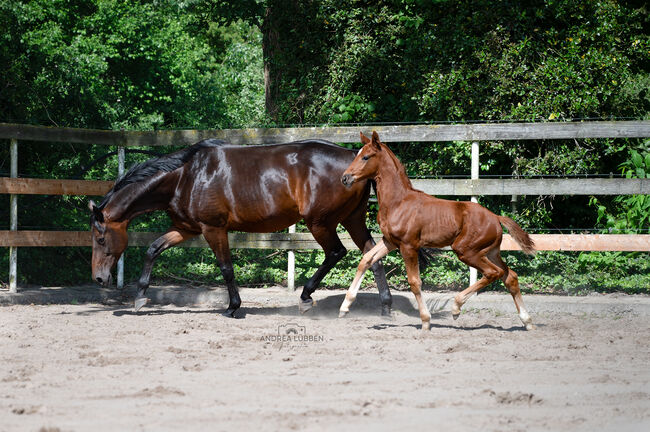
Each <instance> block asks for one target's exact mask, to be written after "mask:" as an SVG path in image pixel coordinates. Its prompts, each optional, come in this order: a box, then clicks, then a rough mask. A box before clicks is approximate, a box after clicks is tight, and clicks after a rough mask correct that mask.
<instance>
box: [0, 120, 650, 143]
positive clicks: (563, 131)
mask: <svg viewBox="0 0 650 432" xmlns="http://www.w3.org/2000/svg"><path fill="white" fill-rule="evenodd" d="M372 130H376V131H377V132H378V133H379V135H380V136H381V139H382V141H384V142H409V141H411V142H433V141H513V140H516V141H521V140H552V139H582V138H646V137H650V121H648V120H635V121H597V122H594V121H592V122H555V123H479V124H430V125H398V126H389V125H374V126H345V127H329V126H319V127H300V128H268V129H219V130H170V131H165V130H162V131H146V132H141V131H106V130H92V129H75V128H53V127H46V126H31V125H19V124H11V123H0V139H3V138H4V139H18V140H27V141H47V142H68V143H86V144H97V145H114V146H122V147H130V146H171V145H176V146H178V145H190V144H194V143H195V142H197V141H200V140H202V139H205V138H219V139H224V140H227V141H229V142H231V143H233V144H274V143H283V142H289V141H297V140H302V139H325V140H329V141H334V142H340V143H352V142H354V143H356V142H359V131H364V132H368V131H372Z"/></svg>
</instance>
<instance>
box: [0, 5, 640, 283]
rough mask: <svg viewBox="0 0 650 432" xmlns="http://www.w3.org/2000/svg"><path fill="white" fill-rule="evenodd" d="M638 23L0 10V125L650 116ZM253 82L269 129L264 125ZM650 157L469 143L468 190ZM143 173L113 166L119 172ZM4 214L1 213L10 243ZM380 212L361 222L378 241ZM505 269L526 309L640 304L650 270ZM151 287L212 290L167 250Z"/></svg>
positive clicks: (481, 16)
mask: <svg viewBox="0 0 650 432" xmlns="http://www.w3.org/2000/svg"><path fill="white" fill-rule="evenodd" d="M647 23H648V10H647V7H646V6H645V4H644V3H643V2H638V1H627V2H623V1H620V0H594V1H590V2H575V1H571V0H534V1H529V2H511V1H505V0H499V1H487V0H461V1H450V0H436V1H424V0H380V1H374V2H369V1H365V0H336V1H334V0H314V1H309V2H298V1H295V0H265V1H261V0H242V1H238V2H231V1H226V0H218V1H205V0H184V1H178V0H157V1H138V2H127V1H123V0H91V1H79V0H66V1H63V0H32V1H18V0H0V28H1V29H2V30H1V31H0V89H2V90H1V91H0V121H2V122H16V123H31V124H42V125H57V126H72V127H84V128H102V129H121V128H124V129H136V130H145V129H146V130H149V129H164V128H168V129H182V128H192V129H203V128H225V127H234V128H237V127H247V126H254V125H257V124H283V123H287V124H309V123H331V124H340V123H352V124H354V123H360V122H390V123H396V122H439V121H440V122H448V121H452V122H454V121H458V122H462V121H470V120H479V121H513V120H526V121H541V120H545V121H558V120H563V119H569V118H589V117H596V118H609V117H617V118H621V117H634V118H648V113H649V112H650V93H649V92H648V89H649V88H650V74H649V73H648V72H649V71H648V65H649V64H650V37H649V35H648V32H647ZM265 67H266V72H267V73H268V78H269V79H270V81H268V82H266V83H265V81H264V71H265ZM271 72H272V73H271ZM265 84H267V85H268V90H269V92H270V95H271V96H273V98H274V100H273V101H272V102H273V103H274V105H275V106H276V107H277V109H276V111H274V112H269V113H266V112H265V108H264V107H265V94H264V91H265ZM267 116H269V117H267ZM348 147H350V148H357V147H358V144H349V145H348ZM392 147H393V149H394V150H395V151H396V153H397V154H398V156H399V157H400V159H401V160H402V161H403V162H404V164H405V165H406V169H407V171H408V173H409V175H416V176H427V177H443V176H457V175H463V176H466V175H467V173H468V172H469V161H470V157H469V153H470V144H469V143H467V142H452V143H399V144H397V143H396V144H394V145H392ZM112 150H114V149H107V148H106V147H102V146H91V145H78V144H66V145H61V144H57V145H49V144H46V143H30V142H25V141H21V144H20V158H19V159H20V160H19V172H20V175H21V176H27V177H48V178H68V177H82V178H88V179H91V178H92V179H114V178H115V173H116V172H117V161H116V158H115V157H108V158H106V159H105V160H103V161H102V162H101V163H98V164H95V165H93V166H90V165H91V164H92V163H93V161H95V160H97V159H98V158H100V157H101V156H103V155H105V154H106V153H107V152H108V151H112ZM142 150H146V149H142ZM157 150H160V149H157ZM173 150H174V149H172V148H166V149H162V150H161V151H163V152H169V151H173ZM649 150H650V149H648V141H645V142H642V143H640V144H639V142H638V141H635V140H611V139H599V140H595V139H589V140H576V141H562V140H553V141H540V142H529V141H526V142H491V143H489V145H484V144H482V145H481V175H490V176H500V175H514V176H517V177H530V176H539V175H558V176H564V175H571V176H577V175H583V174H587V173H592V174H593V173H610V172H620V173H622V174H623V175H624V176H626V177H630V178H631V177H637V178H643V177H644V176H645V177H646V178H647V176H648V173H649V172H650V165H649V159H648V155H649ZM148 157H149V155H142V154H139V155H138V154H128V155H127V165H130V164H134V163H136V162H139V161H141V160H144V159H145V158H148ZM8 160H9V158H8V149H7V148H6V147H2V148H0V161H3V162H2V164H1V165H0V169H1V170H2V171H5V172H6V171H7V170H8V167H7V166H8ZM97 198H98V199H99V198H100V197H97ZM86 200H87V198H86V197H83V198H82V197H39V196H21V197H20V205H19V228H20V229H62V228H63V229H70V230H81V229H87V224H88V215H87V210H86ZM7 201H8V200H7ZM7 201H5V202H3V203H2V204H0V215H1V217H2V219H1V220H3V221H4V224H5V225H7V224H8V216H7V215H8V202H7ZM481 203H482V204H485V205H487V206H488V207H489V208H490V209H491V210H493V211H495V212H497V213H505V214H509V215H510V216H512V217H514V218H515V219H516V220H517V222H518V223H520V224H521V225H522V226H523V227H525V228H529V229H530V228H534V229H536V230H537V232H543V231H544V230H545V229H549V228H554V227H562V228H576V229H578V228H590V227H594V226H597V225H598V226H599V227H600V228H602V229H603V230H605V231H609V230H612V231H620V232H646V231H647V230H648V229H649V227H648V218H649V217H650V216H649V215H650V211H649V207H648V206H649V205H650V200H649V199H648V196H625V197H618V198H608V197H599V198H598V199H596V198H592V199H591V205H589V203H590V201H589V198H581V197H555V198H552V197H519V201H518V202H517V208H516V211H512V209H511V203H510V201H509V197H506V198H501V197H482V198H481ZM376 212H377V205H376V204H371V206H370V213H371V216H370V219H369V220H370V221H371V222H370V225H371V226H372V229H373V230H374V231H375V232H377V231H378V227H377V226H376V222H375V220H374V218H375V216H376ZM168 224H169V220H168V218H167V216H166V215H164V214H153V215H147V216H145V217H141V218H138V219H136V220H135V221H134V222H133V224H132V225H131V229H132V230H142V231H157V230H164V229H165V228H166V227H167V226H168ZM233 254H234V256H233V261H234V262H235V263H236V266H237V267H236V268H235V272H236V275H237V280H238V282H239V283H241V284H245V285H246V284H248V285H251V284H252V285H254V284H266V283H282V281H283V280H284V278H285V277H286V276H285V268H286V258H285V254H283V253H278V254H275V255H273V254H272V252H268V251H234V252H233ZM143 255H144V249H141V248H133V249H129V250H128V252H127V280H134V279H136V278H137V277H138V273H139V271H140V268H141V267H140V266H141V262H142V257H143ZM269 255H270V256H269ZM507 255H508V260H509V261H510V264H511V265H512V267H513V268H515V269H516V271H517V272H518V273H519V274H520V276H521V281H522V286H523V288H524V289H525V290H527V291H533V292H562V293H578V292H581V291H582V290H584V289H586V287H589V286H591V287H594V288H595V289H597V290H601V291H610V290H616V289H621V290H626V291H628V292H648V290H649V288H648V285H649V283H648V276H647V275H648V274H650V272H649V271H648V267H647V262H648V261H649V260H648V259H647V258H648V256H647V254H618V253H597V252H594V253H583V254H571V253H540V254H538V255H537V256H536V257H535V258H534V259H529V258H526V259H523V258H522V256H521V255H520V254H518V253H509V254H507ZM358 258H359V253H358V252H350V254H349V255H348V256H347V257H346V258H345V260H344V261H343V262H342V263H341V264H340V265H338V266H337V267H336V268H335V269H334V270H333V272H332V273H330V275H329V276H328V277H327V278H326V280H325V285H326V286H337V287H346V286H347V285H348V283H349V281H350V280H351V279H352V277H353V274H354V269H355V268H356V264H357V262H358ZM6 259H7V257H6V255H2V257H1V258H0V260H4V261H2V262H0V280H6V268H7V265H6V264H5V262H6ZM89 259H90V253H89V250H88V249H87V248H60V249H58V248H57V249H54V248H52V249H47V248H43V249H27V248H26V249H21V250H20V263H21V264H20V278H21V282H28V283H42V284H63V283H75V282H79V281H86V280H88V279H89V277H88V273H89V266H90V264H89ZM322 259H323V255H322V252H317V251H314V252H301V253H298V254H297V266H298V269H299V276H298V281H297V283H298V284H301V283H304V281H306V278H307V277H308V276H310V275H311V274H312V273H313V271H314V269H315V268H316V267H317V266H318V264H320V262H321V261H322ZM385 265H386V269H387V272H388V274H389V280H390V283H391V284H392V285H394V286H397V287H399V288H403V289H406V288H407V287H406V279H405V272H404V267H403V262H402V260H401V258H400V257H399V255H398V254H397V253H393V254H391V255H389V256H388V257H387V258H386V259H385ZM153 274H154V277H155V278H158V279H171V280H174V279H178V280H188V279H189V280H196V281H200V282H205V283H215V282H216V283H219V282H220V281H221V276H220V273H219V271H218V268H217V267H216V266H215V263H214V257H213V255H212V253H211V252H210V251H209V250H194V249H172V250H170V251H167V252H166V253H165V254H163V255H162V257H161V258H160V260H159V262H158V264H157V265H156V267H155V269H154V273H153ZM422 277H423V280H424V283H425V285H426V286H427V287H429V288H431V289H444V288H448V289H457V288H460V287H463V286H465V284H466V283H467V271H466V267H465V266H464V265H463V264H462V263H460V262H459V261H458V260H457V259H456V258H455V256H453V254H451V253H442V254H440V255H439V256H437V257H436V259H434V261H433V263H432V265H431V267H429V268H428V269H426V270H425V271H423V274H422ZM365 283H368V284H370V283H372V278H371V276H369V275H368V276H366V279H365ZM499 289H501V288H499Z"/></svg>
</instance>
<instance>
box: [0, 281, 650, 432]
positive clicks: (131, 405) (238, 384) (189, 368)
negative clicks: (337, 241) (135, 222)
mask: <svg viewBox="0 0 650 432" xmlns="http://www.w3.org/2000/svg"><path fill="white" fill-rule="evenodd" d="M250 292H251V290H249V291H248V292H247V295H246V296H242V298H243V301H244V304H243V313H242V315H244V317H243V318H242V319H228V318H225V317H222V316H221V315H219V314H218V313H217V312H218V311H219V310H220V309H222V308H221V307H219V306H218V305H217V306H215V305H207V306H202V307H178V306H156V305H148V306H146V307H145V309H143V311H141V313H139V314H134V313H133V312H132V309H131V308H130V306H128V305H121V304H107V305H102V304H79V305H74V304H67V305H47V306H41V305H14V306H1V307H0V362H1V364H2V367H1V369H0V431H49V432H53V431H89V430H90V431H93V432H99V431H116V430H122V431H133V430H134V431H137V430H152V431H164V430H256V431H267V430H268V431H273V430H310V431H311V430H314V431H320V430H343V431H346V430H349V431H355V432H358V431H361V430H364V431H365V430H370V431H395V430H400V431H408V430H414V431H421V430H432V431H434V430H453V431H454V432H459V431H509V432H513V431H566V430H571V431H616V432H624V431H648V430H650V355H649V354H650V344H649V343H648V342H649V341H650V316H648V315H645V316H632V315H629V314H623V315H621V314H601V315H593V314H585V313H578V314H571V315H567V314H564V313H559V312H557V313H552V312H544V313H535V312H534V311H533V310H532V308H530V309H531V315H532V317H533V320H534V322H535V324H536V325H537V330H536V331H532V332H527V331H525V330H523V328H522V327H521V324H520V322H519V320H518V318H517V316H516V314H515V312H514V306H512V313H510V314H504V313H500V312H494V311H489V310H482V311H476V310H474V311H472V310H471V300H470V301H469V302H468V304H467V306H468V311H467V312H465V313H463V314H462V315H461V317H460V318H459V320H458V321H453V320H452V319H451V316H450V314H449V313H447V312H442V313H438V314H435V315H434V317H433V319H432V329H431V330H430V331H429V332H428V333H427V334H424V335H423V334H422V332H421V330H420V322H419V321H420V320H419V317H418V314H417V312H416V311H415V310H414V309H413V308H412V307H411V306H410V305H411V303H410V302H409V301H407V300H408V299H409V298H410V294H409V293H395V294H394V295H395V297H396V301H395V305H396V308H395V309H396V311H395V316H394V318H393V320H386V319H383V318H381V317H380V316H379V312H378V311H379V306H378V300H377V296H376V294H375V293H374V292H363V293H361V294H360V299H359V300H360V301H359V302H358V304H357V307H356V308H353V310H352V312H351V313H350V315H349V317H348V318H345V319H337V318H336V316H337V313H338V307H339V305H340V303H341V300H342V298H343V293H342V292H341V291H318V292H317V294H316V298H317V299H319V301H318V304H317V306H316V309H315V310H313V311H311V312H313V313H310V314H309V315H306V316H300V315H299V314H298V312H297V306H296V302H297V298H298V293H295V294H294V293H291V295H288V294H287V293H286V292H285V291H282V290H281V289H280V288H272V289H258V290H255V292H256V294H254V295H251V294H250ZM524 299H525V297H524ZM287 331H288V332H289V333H288V334H287ZM279 339H284V341H281V340H279ZM423 428H424V429H423Z"/></svg>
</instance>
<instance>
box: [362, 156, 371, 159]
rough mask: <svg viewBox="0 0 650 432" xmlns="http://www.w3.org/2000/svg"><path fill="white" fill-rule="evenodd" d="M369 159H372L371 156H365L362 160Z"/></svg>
mask: <svg viewBox="0 0 650 432" xmlns="http://www.w3.org/2000/svg"><path fill="white" fill-rule="evenodd" d="M368 159H370V156H364V157H362V158H361V160H368Z"/></svg>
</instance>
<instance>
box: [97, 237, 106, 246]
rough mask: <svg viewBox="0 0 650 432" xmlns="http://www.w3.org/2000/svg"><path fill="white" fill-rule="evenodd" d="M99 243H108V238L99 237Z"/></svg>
mask: <svg viewBox="0 0 650 432" xmlns="http://www.w3.org/2000/svg"><path fill="white" fill-rule="evenodd" d="M97 243H99V244H100V245H103V244H104V243H106V240H105V239H104V237H100V238H98V239H97Z"/></svg>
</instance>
